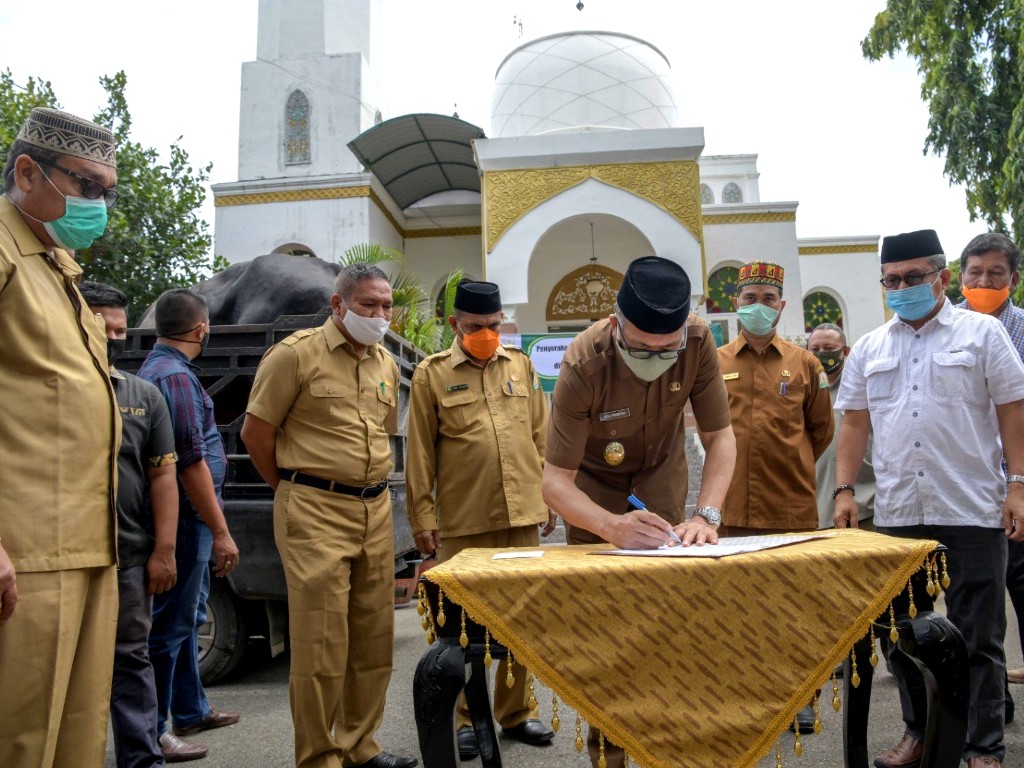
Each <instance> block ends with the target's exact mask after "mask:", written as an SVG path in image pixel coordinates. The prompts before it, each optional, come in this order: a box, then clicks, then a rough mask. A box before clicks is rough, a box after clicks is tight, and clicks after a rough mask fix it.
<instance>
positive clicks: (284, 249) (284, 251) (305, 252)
mask: <svg viewBox="0 0 1024 768" xmlns="http://www.w3.org/2000/svg"><path fill="white" fill-rule="evenodd" d="M271 253H274V254H279V255H283V256H311V257H313V258H316V254H315V253H314V252H313V249H312V248H310V247H309V246H308V245H304V244H303V243H283V244H281V245H279V246H277V247H276V248H275V249H274V250H272V251H271Z"/></svg>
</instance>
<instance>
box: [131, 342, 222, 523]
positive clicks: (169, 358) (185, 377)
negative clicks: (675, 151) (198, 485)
mask: <svg viewBox="0 0 1024 768" xmlns="http://www.w3.org/2000/svg"><path fill="white" fill-rule="evenodd" d="M199 370H201V369H200V368H199V366H197V365H194V364H193V363H192V361H191V360H189V359H188V357H187V356H185V354H184V353H182V352H179V351H178V350H177V349H175V348H174V347H168V346H165V345H164V344H157V345H156V346H155V347H153V351H152V352H150V353H149V356H148V357H147V358H146V361H145V362H144V363H143V364H142V367H141V368H140V369H139V373H138V376H139V378H142V379H145V380H146V381H148V382H150V383H152V384H154V385H156V388H157V389H159V390H160V392H161V394H163V396H164V400H166V401H167V407H168V409H169V410H170V412H171V424H172V425H173V427H174V443H175V450H176V451H177V453H178V472H179V474H180V472H181V470H183V469H185V468H186V467H190V466H192V465H193V464H195V463H196V462H197V461H202V460H205V461H206V464H207V466H209V468H210V474H211V475H212V476H213V487H214V489H215V490H216V492H217V501H218V502H220V507H221V509H223V508H224V477H225V475H226V473H227V467H228V459H227V455H226V453H225V452H224V441H223V439H222V438H221V436H220V432H218V431H217V422H216V420H215V419H214V414H213V400H211V399H210V396H209V395H208V394H207V393H206V390H205V389H203V385H202V384H200V383H199V379H198V378H196V371H199ZM178 495H179V499H180V504H179V514H183V513H185V512H190V513H191V514H193V515H195V514H197V512H196V511H195V507H193V506H192V504H191V502H189V501H188V496H187V495H186V494H185V489H184V488H183V487H182V486H181V482H180V481H179V483H178Z"/></svg>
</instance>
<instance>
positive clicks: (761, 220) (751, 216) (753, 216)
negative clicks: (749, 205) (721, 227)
mask: <svg viewBox="0 0 1024 768" xmlns="http://www.w3.org/2000/svg"><path fill="white" fill-rule="evenodd" d="M703 220H704V226H705V227H706V226H708V225H709V224H774V223H778V222H781V221H796V211H770V212H767V213H725V214H721V215H714V214H707V213H705V214H704V217H703Z"/></svg>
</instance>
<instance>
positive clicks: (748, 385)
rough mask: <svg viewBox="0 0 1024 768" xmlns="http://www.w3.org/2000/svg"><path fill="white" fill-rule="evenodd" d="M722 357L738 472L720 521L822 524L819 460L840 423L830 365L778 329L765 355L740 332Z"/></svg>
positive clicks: (734, 523) (748, 525)
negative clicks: (834, 405)
mask: <svg viewBox="0 0 1024 768" xmlns="http://www.w3.org/2000/svg"><path fill="white" fill-rule="evenodd" d="M718 358H719V363H720V364H721V369H722V379H723V380H724V381H725V386H726V388H727V389H728V390H729V410H730V411H731V412H732V431H733V432H734V433H735V434H736V470H735V471H734V472H733V475H732V484H731V485H730V486H729V493H728V494H726V497H725V506H724V508H723V509H722V524H723V525H731V526H738V527H743V528H771V529H785V530H806V529H812V528H817V527H818V505H817V501H816V499H815V494H814V489H815V479H814V478H815V474H814V462H815V461H816V460H817V458H818V457H819V456H820V455H821V454H822V453H823V452H824V451H825V448H826V447H828V444H829V442H830V441H831V440H832V433H833V431H834V429H835V425H834V424H833V421H832V402H831V400H829V396H828V377H827V376H826V375H825V369H824V368H822V366H821V363H820V362H819V361H818V358H816V357H815V356H814V355H812V354H811V353H810V352H808V351H807V350H806V349H804V348H803V347H798V346H796V345H795V344H790V343H789V342H788V341H783V340H782V339H780V338H779V336H778V334H776V335H775V336H773V337H772V340H771V343H770V344H769V345H768V347H767V348H766V349H765V351H764V354H762V355H759V354H757V353H756V352H754V350H753V349H752V348H751V347H750V346H749V345H748V344H747V340H746V338H745V337H744V336H743V335H742V334H740V336H739V337H738V338H737V339H735V340H734V341H731V342H729V343H728V344H726V345H724V346H723V347H721V348H720V349H719V350H718Z"/></svg>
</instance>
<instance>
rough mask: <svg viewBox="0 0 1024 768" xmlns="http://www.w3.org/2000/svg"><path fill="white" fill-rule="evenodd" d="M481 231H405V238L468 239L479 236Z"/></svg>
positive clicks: (445, 229) (461, 228)
mask: <svg viewBox="0 0 1024 768" xmlns="http://www.w3.org/2000/svg"><path fill="white" fill-rule="evenodd" d="M482 231H483V230H482V229H481V228H480V227H442V228H441V229H407V230H405V237H406V238H407V239H410V240H411V239H414V238H417V237H470V236H473V235H475V236H477V237H479V236H480V233H481V232H482Z"/></svg>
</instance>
